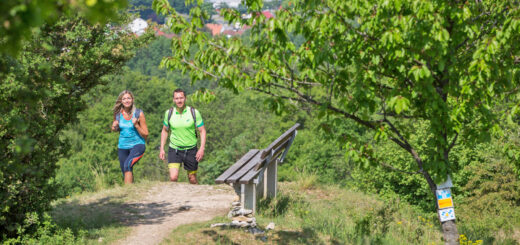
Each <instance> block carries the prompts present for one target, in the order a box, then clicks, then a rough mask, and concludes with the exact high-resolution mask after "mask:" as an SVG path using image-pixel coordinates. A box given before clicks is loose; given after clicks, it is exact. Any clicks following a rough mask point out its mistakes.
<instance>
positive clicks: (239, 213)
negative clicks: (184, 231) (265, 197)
mask: <svg viewBox="0 0 520 245" xmlns="http://www.w3.org/2000/svg"><path fill="white" fill-rule="evenodd" d="M231 206H232V207H231V210H230V211H229V213H228V215H227V217H228V218H229V219H231V222H230V223H216V224H212V225H211V227H212V228H213V227H230V228H246V231H247V232H250V233H251V234H254V235H256V234H261V235H263V234H264V233H265V231H263V230H261V229H259V228H258V227H257V224H256V218H255V217H253V210H249V209H243V208H242V207H240V202H233V203H231ZM268 226H269V228H271V227H272V229H274V223H269V225H268ZM269 228H268V229H269Z"/></svg>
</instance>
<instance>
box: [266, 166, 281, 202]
mask: <svg viewBox="0 0 520 245" xmlns="http://www.w3.org/2000/svg"><path fill="white" fill-rule="evenodd" d="M278 161H279V160H278V159H276V160H274V161H272V162H271V163H269V165H268V166H267V169H266V178H267V180H266V184H267V186H266V189H267V196H268V197H272V198H275V197H276V189H277V187H278V184H277V183H278Z"/></svg>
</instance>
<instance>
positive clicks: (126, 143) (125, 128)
mask: <svg viewBox="0 0 520 245" xmlns="http://www.w3.org/2000/svg"><path fill="white" fill-rule="evenodd" d="M134 117H135V115H133V113H132V118H134ZM119 130H120V131H119V144H118V145H117V147H118V148H120V149H132V147H134V146H135V145H139V144H144V139H143V137H141V135H140V134H139V132H137V129H136V128H135V126H134V124H133V123H132V119H130V120H126V119H125V117H124V116H123V115H122V114H120V115H119Z"/></svg>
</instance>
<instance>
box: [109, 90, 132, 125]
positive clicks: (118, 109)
mask: <svg viewBox="0 0 520 245" xmlns="http://www.w3.org/2000/svg"><path fill="white" fill-rule="evenodd" d="M125 94H129V95H130V96H131V97H132V114H130V115H134V113H135V99H134V94H133V93H132V92H130V91H129V90H123V92H121V93H120V94H119V96H117V100H116V104H115V105H114V108H112V111H113V113H114V119H115V118H116V115H117V114H118V113H120V112H121V109H123V96H124V95H125Z"/></svg>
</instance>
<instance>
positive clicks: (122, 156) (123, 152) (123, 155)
mask: <svg viewBox="0 0 520 245" xmlns="http://www.w3.org/2000/svg"><path fill="white" fill-rule="evenodd" d="M128 155H130V149H120V148H118V149H117V156H118V157H119V167H120V168H121V173H122V175H123V179H124V178H125V161H126V159H128Z"/></svg>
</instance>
